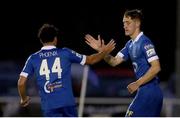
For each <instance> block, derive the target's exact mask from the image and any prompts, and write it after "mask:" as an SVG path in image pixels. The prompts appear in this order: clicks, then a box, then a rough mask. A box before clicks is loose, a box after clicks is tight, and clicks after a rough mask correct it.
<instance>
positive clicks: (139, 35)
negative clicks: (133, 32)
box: [131, 32, 143, 44]
mask: <svg viewBox="0 0 180 118" xmlns="http://www.w3.org/2000/svg"><path fill="white" fill-rule="evenodd" d="M142 35H143V32H140V33H139V34H138V35H137V37H136V38H135V39H134V40H133V39H131V40H132V43H133V44H134V43H135V42H137V41H138V40H139V39H140V37H141V36H142Z"/></svg>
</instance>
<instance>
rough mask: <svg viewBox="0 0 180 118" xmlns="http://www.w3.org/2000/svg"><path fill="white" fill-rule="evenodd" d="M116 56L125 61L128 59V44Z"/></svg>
mask: <svg viewBox="0 0 180 118" xmlns="http://www.w3.org/2000/svg"><path fill="white" fill-rule="evenodd" d="M117 56H119V57H121V58H123V59H124V60H125V61H126V60H128V59H129V53H128V43H127V44H126V45H125V46H124V48H123V49H122V50H120V51H119V52H118V53H117Z"/></svg>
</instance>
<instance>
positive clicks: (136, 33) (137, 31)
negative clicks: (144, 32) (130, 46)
mask: <svg viewBox="0 0 180 118" xmlns="http://www.w3.org/2000/svg"><path fill="white" fill-rule="evenodd" d="M140 32H141V31H140V30H135V32H134V33H133V34H132V35H131V36H130V37H131V39H132V40H135V39H136V37H137V36H138V35H139V33H140Z"/></svg>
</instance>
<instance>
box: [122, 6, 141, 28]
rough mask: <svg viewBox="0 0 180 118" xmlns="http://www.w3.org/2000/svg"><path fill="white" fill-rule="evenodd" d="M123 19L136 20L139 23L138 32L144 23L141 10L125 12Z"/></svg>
mask: <svg viewBox="0 0 180 118" xmlns="http://www.w3.org/2000/svg"><path fill="white" fill-rule="evenodd" d="M124 16H125V17H130V18H131V19H133V20H134V19H138V20H139V21H140V23H141V24H140V30H143V24H144V23H143V22H144V16H143V13H142V10H139V9H132V10H126V11H125V13H124Z"/></svg>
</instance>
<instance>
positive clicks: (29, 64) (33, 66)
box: [18, 24, 115, 117]
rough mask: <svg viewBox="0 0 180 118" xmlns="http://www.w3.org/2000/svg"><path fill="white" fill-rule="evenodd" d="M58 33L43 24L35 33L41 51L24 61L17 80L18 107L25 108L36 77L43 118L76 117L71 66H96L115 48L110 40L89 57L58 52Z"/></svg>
mask: <svg viewBox="0 0 180 118" xmlns="http://www.w3.org/2000/svg"><path fill="white" fill-rule="evenodd" d="M58 32H59V31H58V29H57V28H56V27H55V26H53V25H50V24H44V25H43V26H42V27H41V28H40V29H39V33H38V37H39V39H40V41H41V43H42V44H43V47H42V48H41V50H40V51H38V52H36V53H34V54H32V55H30V56H29V58H28V59H27V61H26V63H25V66H24V68H23V70H22V72H21V73H20V77H19V80H18V91H19V95H20V104H21V105H22V106H23V107H26V106H27V105H28V104H29V101H30V97H29V96H27V94H26V82H27V79H28V76H29V75H32V74H35V77H36V80H37V85H38V88H39V93H40V97H41V108H42V111H43V115H44V116H45V117H77V109H76V104H75V99H74V96H73V91H72V85H71V64H72V63H79V64H82V65H84V64H95V63H97V62H99V61H100V60H102V59H103V58H104V56H105V55H107V54H109V53H110V52H111V51H112V50H113V49H114V48H115V42H114V41H113V40H111V41H110V42H109V43H108V44H107V45H106V46H105V47H104V48H103V49H102V50H101V52H98V53H96V54H92V55H90V56H86V55H82V54H79V53H77V52H75V51H73V50H71V49H69V48H57V47H56V44H57V41H58Z"/></svg>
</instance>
